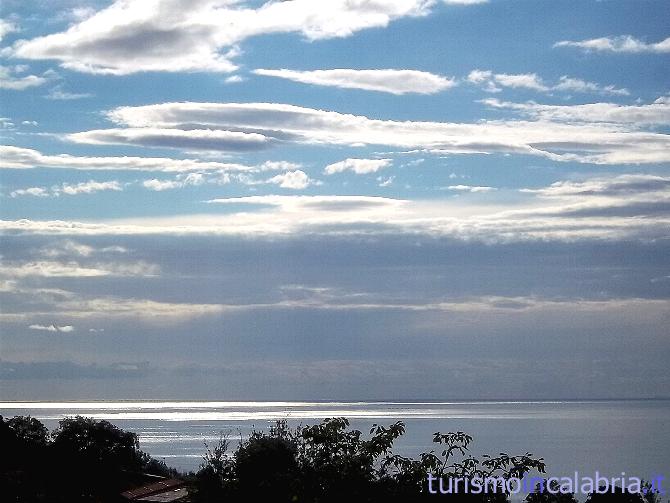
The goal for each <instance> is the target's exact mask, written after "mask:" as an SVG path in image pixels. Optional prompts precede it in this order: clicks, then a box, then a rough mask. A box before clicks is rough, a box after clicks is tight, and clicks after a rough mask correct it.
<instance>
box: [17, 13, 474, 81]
mask: <svg viewBox="0 0 670 503" xmlns="http://www.w3.org/2000/svg"><path fill="white" fill-rule="evenodd" d="M433 3H434V1H433V0H388V1H384V2H380V1H373V2H351V1H348V0H332V1H329V2H326V3H321V2H313V1H312V0H290V1H285V2H266V3H264V4H263V5H261V6H260V7H258V8H255V9H254V8H247V7H241V6H239V4H238V2H236V1H234V0H224V1H221V0H197V1H195V2H191V3H190V4H189V8H188V9H187V10H184V8H183V4H182V3H180V2H177V1H175V0H155V1H153V2H146V1H144V0H117V1H116V2H114V3H113V4H112V5H110V6H109V7H107V8H105V9H103V10H100V11H98V12H96V13H95V14H93V15H91V16H90V17H87V18H86V19H84V20H82V21H80V22H78V23H76V24H74V25H72V26H70V27H69V28H68V29H67V30H65V31H63V32H60V33H54V34H51V35H47V36H42V37H37V38H34V39H31V40H21V41H18V42H16V43H14V45H13V46H12V51H11V52H12V54H13V56H15V57H18V58H25V59H54V60H58V61H60V62H61V66H62V67H64V68H68V69H70V70H75V71H80V72H87V73H95V74H109V75H127V74H130V73H135V72H141V71H166V72H194V71H210V72H232V71H234V70H236V68H237V66H236V65H235V63H233V60H234V58H235V56H236V55H237V54H238V52H239V50H238V49H237V45H238V44H239V43H241V42H242V41H244V40H245V39H247V38H249V37H254V36H258V35H267V34H271V33H300V34H302V35H303V36H304V37H305V38H307V39H308V40H320V39H328V38H336V37H348V36H351V35H353V34H354V33H356V32H358V31H360V30H364V29H368V28H375V27H385V26H387V25H388V24H389V23H390V22H392V21H394V20H396V19H399V18H403V17H416V16H422V15H426V14H428V13H429V11H430V9H429V8H430V6H431V5H432V4H433ZM447 3H461V4H468V3H475V2H472V1H465V0H460V1H457V2H447ZM128 54H132V55H133V57H132V58H129V57H128Z"/></svg>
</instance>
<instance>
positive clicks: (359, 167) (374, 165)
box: [324, 158, 393, 175]
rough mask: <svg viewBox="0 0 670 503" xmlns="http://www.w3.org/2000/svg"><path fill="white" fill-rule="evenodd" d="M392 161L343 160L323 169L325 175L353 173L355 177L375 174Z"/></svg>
mask: <svg viewBox="0 0 670 503" xmlns="http://www.w3.org/2000/svg"><path fill="white" fill-rule="evenodd" d="M392 162H393V161H392V160H391V159H351V158H350V159H345V160H344V161H339V162H336V163H333V164H329V165H328V166H326V168H325V169H324V173H325V174H326V175H333V174H335V173H342V172H343V171H353V172H354V173H356V174H357V175H365V174H368V173H376V172H377V171H379V170H380V169H384V168H387V167H388V166H390V165H391V163H392Z"/></svg>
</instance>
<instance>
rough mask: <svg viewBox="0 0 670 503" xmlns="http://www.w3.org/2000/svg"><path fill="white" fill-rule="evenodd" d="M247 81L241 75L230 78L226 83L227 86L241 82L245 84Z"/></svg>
mask: <svg viewBox="0 0 670 503" xmlns="http://www.w3.org/2000/svg"><path fill="white" fill-rule="evenodd" d="M245 80H246V79H245V78H244V77H242V76H241V75H231V76H230V77H228V78H226V79H225V80H224V82H225V83H226V84H239V83H240V82H244V81H245Z"/></svg>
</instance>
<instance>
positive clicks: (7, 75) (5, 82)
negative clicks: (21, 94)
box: [0, 66, 49, 91]
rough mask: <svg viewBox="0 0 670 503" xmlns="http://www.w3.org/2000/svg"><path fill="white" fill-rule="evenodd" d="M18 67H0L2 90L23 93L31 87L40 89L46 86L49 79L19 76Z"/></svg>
mask: <svg viewBox="0 0 670 503" xmlns="http://www.w3.org/2000/svg"><path fill="white" fill-rule="evenodd" d="M17 73H21V72H18V71H17V70H16V67H13V68H12V67H9V66H0V89H7V90H11V91H23V90H25V89H28V88H30V87H38V86H41V85H43V84H46V83H47V82H48V81H49V78H48V77H46V76H37V75H25V76H22V77H21V76H17V75H16V74H17Z"/></svg>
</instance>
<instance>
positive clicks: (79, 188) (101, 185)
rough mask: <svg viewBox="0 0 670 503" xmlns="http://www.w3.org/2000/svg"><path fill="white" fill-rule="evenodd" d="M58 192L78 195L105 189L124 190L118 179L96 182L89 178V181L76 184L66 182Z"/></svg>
mask: <svg viewBox="0 0 670 503" xmlns="http://www.w3.org/2000/svg"><path fill="white" fill-rule="evenodd" d="M57 190H58V192H57V193H62V194H67V195H68V196H76V195H78V194H93V193H95V192H100V191H104V190H116V191H120V190H123V189H122V187H121V184H120V183H119V182H117V181H110V182H96V181H94V180H89V181H88V182H81V183H78V184H76V185H71V184H67V183H64V184H63V185H62V186H61V187H60V188H59V189H57Z"/></svg>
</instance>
